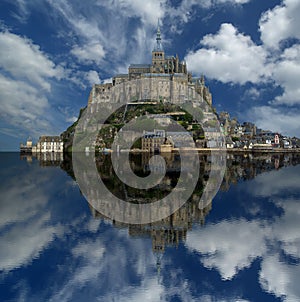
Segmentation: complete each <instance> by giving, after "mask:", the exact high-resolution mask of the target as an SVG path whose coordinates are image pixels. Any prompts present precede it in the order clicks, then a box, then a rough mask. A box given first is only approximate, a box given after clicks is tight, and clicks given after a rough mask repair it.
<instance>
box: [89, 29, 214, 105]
mask: <svg viewBox="0 0 300 302" xmlns="http://www.w3.org/2000/svg"><path fill="white" fill-rule="evenodd" d="M140 79H142V80H144V81H143V82H142V83H141V81H138V80H140ZM135 80H137V81H135ZM119 84H122V85H119ZM124 93H125V97H126V98H127V100H128V101H136V100H155V101H158V100H164V101H172V102H174V103H176V102H178V103H183V102H185V101H187V100H195V99H199V98H201V99H204V100H205V101H206V102H207V103H208V104H210V105H211V103H212V96H211V93H210V92H209V89H208V88H207V87H206V86H205V82H204V77H203V76H202V77H201V78H193V77H192V75H191V73H189V72H188V70H187V66H186V63H185V61H180V60H179V58H178V56H177V55H176V56H167V55H166V54H165V52H164V49H163V46H162V42H161V33H160V28H159V26H158V29H157V35H156V45H155V47H154V49H153V51H152V62H151V64H131V65H130V66H129V68H128V74H118V75H116V76H115V77H113V79H112V83H106V84H96V85H94V87H93V89H92V91H91V94H90V97H89V104H91V103H97V102H110V101H112V102H114V101H116V102H117V101H118V100H119V99H120V98H122V97H124Z"/></svg>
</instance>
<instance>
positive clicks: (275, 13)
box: [259, 0, 300, 48]
mask: <svg viewBox="0 0 300 302" xmlns="http://www.w3.org/2000/svg"><path fill="white" fill-rule="evenodd" d="M299 10H300V2H299V1H298V0H283V1H282V3H281V4H280V5H277V6H276V7H274V8H273V9H270V10H268V11H267V12H265V13H264V14H263V15H262V17H261V19H260V21H259V29H260V32H261V39H262V41H263V43H264V45H266V46H267V47H271V48H278V47H279V46H280V42H281V41H283V40H285V39H289V38H297V39H300V32H299V27H300V20H299Z"/></svg>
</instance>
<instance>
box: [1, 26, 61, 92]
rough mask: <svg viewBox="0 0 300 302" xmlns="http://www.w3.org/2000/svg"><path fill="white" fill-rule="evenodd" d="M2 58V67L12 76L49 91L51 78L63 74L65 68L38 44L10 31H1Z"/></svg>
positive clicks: (58, 77) (59, 76)
mask: <svg viewBox="0 0 300 302" xmlns="http://www.w3.org/2000/svg"><path fill="white" fill-rule="evenodd" d="M0 58H1V59H0V67H1V68H3V70H4V71H5V72H7V73H8V74H9V75H10V76H12V77H14V78H17V79H23V80H27V81H29V82H30V83H32V84H34V85H37V86H39V87H40V88H42V89H45V90H47V91H50V88H51V85H50V83H49V81H48V80H49V79H50V78H57V79H60V78H61V77H62V76H63V70H62V69H61V68H59V67H56V66H55V64H54V63H53V62H52V61H51V60H50V59H49V58H48V57H47V55H45V54H44V53H43V52H42V51H41V50H40V48H39V46H38V45H36V44H33V42H32V41H31V40H29V39H27V38H25V37H20V36H18V35H16V34H13V33H10V32H8V31H4V32H1V33H0Z"/></svg>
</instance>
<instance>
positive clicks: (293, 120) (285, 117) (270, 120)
mask: <svg viewBox="0 0 300 302" xmlns="http://www.w3.org/2000/svg"><path fill="white" fill-rule="evenodd" d="M299 114H300V113H299V111H298V110H297V109H292V108H291V109H286V108H283V107H278V108H276V107H273V106H255V107H252V108H250V109H249V110H248V112H247V116H248V119H249V120H251V121H253V122H254V123H255V124H256V125H257V126H258V127H260V128H262V129H265V130H271V131H274V132H280V133H282V134H284V135H289V136H299V133H300V120H299Z"/></svg>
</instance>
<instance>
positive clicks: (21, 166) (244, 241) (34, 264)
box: [0, 153, 300, 302]
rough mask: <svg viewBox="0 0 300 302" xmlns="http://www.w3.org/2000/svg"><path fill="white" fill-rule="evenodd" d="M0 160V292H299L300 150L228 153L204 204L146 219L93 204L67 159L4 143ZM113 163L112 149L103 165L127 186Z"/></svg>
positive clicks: (74, 295) (90, 295)
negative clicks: (132, 220) (122, 218)
mask: <svg viewBox="0 0 300 302" xmlns="http://www.w3.org/2000/svg"><path fill="white" fill-rule="evenodd" d="M203 160H204V163H203V164H202V165H201V169H202V170H201V177H202V180H201V184H200V186H201V185H203V184H205V180H206V178H207V171H206V168H205V167H206V164H205V160H208V159H207V158H205V157H203ZM133 161H134V163H135V166H136V167H137V169H138V170H139V169H140V170H141V171H144V172H143V173H146V172H147V171H146V170H147V167H146V166H143V165H144V163H143V160H141V159H138V160H133ZM0 163H1V166H0V167H1V172H0V173H1V174H0V175H1V183H0V188H1V189H0V190H1V202H0V243H1V248H0V301H59V302H61V301H138V302H139V301H154V302H156V301H204V302H209V301H218V302H219V301H239V302H241V301H243V302H245V301H263V302H267V301H291V302H297V301H298V302H299V301H300V286H299V279H300V265H299V263H300V165H298V164H299V163H300V158H298V157H296V156H293V155H276V156H262V157H257V158H249V157H244V156H237V157H233V156H230V157H228V160H227V171H226V174H225V177H224V181H223V183H222V186H221V189H220V190H219V192H218V193H217V195H216V196H215V198H214V199H213V200H212V201H211V202H210V203H209V205H208V206H207V207H206V208H205V209H203V210H199V209H198V208H197V206H195V198H194V199H192V200H190V201H188V202H187V204H185V205H184V207H183V208H181V209H180V210H178V211H177V212H176V213H174V214H173V215H172V216H171V217H169V218H166V219H164V220H163V221H161V222H156V223H153V224H148V225H126V224H122V223H118V222H116V221H114V222H113V221H110V220H109V219H108V218H105V217H104V216H103V215H102V214H101V213H100V212H99V211H96V210H95V209H93V208H92V206H91V205H90V204H89V203H88V202H87V200H86V199H85V198H84V196H83V195H82V194H81V192H80V189H79V187H78V185H77V183H76V181H75V180H74V179H73V178H72V165H71V162H70V161H68V160H66V161H65V162H61V161H60V159H59V158H58V159H56V161H55V160H53V159H52V161H51V160H50V161H43V160H40V161H39V160H37V159H34V158H33V159H32V158H30V157H27V158H26V157H25V158H20V155H19V154H17V153H15V154H14V153H11V154H8V153H3V154H1V156H0ZM109 165H110V163H109V161H107V158H105V157H104V158H102V159H101V160H100V163H99V170H100V172H101V173H102V174H103V175H104V177H105V179H106V183H107V185H108V187H114V188H120V186H119V184H118V183H116V180H115V178H114V177H111V176H112V172H111V169H110V166H109ZM145 171H146V172H145ZM141 173H142V172H141ZM176 173H177V171H176V169H175V170H173V171H172V173H171V174H170V175H169V176H168V177H169V181H165V183H164V185H163V187H160V188H159V190H160V191H163V190H165V191H168V190H171V189H172V183H173V182H174V181H175V180H174V179H173V178H174V177H175V176H176ZM110 177H111V178H110ZM175 182H176V181H175ZM198 189H199V188H198ZM115 190H116V191H117V189H115ZM119 191H120V192H119V194H123V193H122V192H124V189H123V188H122V190H121V189H120V190H119ZM127 191H128V192H126V194H127V193H129V194H131V195H134V194H136V193H132V192H130V191H129V190H127ZM199 192H201V189H199ZM115 193H116V195H117V194H118V192H115ZM149 194H150V195H151V194H152V195H155V194H157V193H155V192H154V193H153V192H152V193H151V192H150V193H149ZM152 195H151V196H152ZM134 196H136V195H134ZM142 197H143V195H139V197H138V198H139V200H141V198H142ZM148 197H149V196H148V195H147V196H144V197H143V198H145V199H146V198H148Z"/></svg>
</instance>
